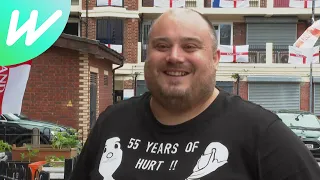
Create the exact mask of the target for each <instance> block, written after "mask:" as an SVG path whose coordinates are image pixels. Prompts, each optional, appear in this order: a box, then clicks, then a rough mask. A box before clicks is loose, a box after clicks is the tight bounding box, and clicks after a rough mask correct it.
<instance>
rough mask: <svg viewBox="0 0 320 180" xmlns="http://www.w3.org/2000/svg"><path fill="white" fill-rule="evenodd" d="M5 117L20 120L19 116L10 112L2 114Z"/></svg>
mask: <svg viewBox="0 0 320 180" xmlns="http://www.w3.org/2000/svg"><path fill="white" fill-rule="evenodd" d="M3 115H4V116H5V117H6V118H7V119H10V120H20V118H19V117H18V116H16V115H14V114H12V113H8V114H3Z"/></svg>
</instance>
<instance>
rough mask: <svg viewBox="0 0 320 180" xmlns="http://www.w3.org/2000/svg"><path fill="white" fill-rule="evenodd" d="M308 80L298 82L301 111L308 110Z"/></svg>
mask: <svg viewBox="0 0 320 180" xmlns="http://www.w3.org/2000/svg"><path fill="white" fill-rule="evenodd" d="M309 91H310V85H309V82H303V83H301V84H300V109H301V110H303V111H309V108H310V107H309V102H310V101H309V94H310V92H309Z"/></svg>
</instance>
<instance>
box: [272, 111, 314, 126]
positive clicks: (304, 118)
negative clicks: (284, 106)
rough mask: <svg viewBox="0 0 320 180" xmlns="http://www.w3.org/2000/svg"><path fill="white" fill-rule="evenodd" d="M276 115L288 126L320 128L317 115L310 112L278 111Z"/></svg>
mask: <svg viewBox="0 0 320 180" xmlns="http://www.w3.org/2000/svg"><path fill="white" fill-rule="evenodd" d="M277 115H278V116H279V117H280V119H282V121H283V122H284V123H285V124H286V125H287V126H289V127H290V126H298V127H304V128H320V122H319V120H318V118H317V116H315V115H312V114H295V113H278V114H277Z"/></svg>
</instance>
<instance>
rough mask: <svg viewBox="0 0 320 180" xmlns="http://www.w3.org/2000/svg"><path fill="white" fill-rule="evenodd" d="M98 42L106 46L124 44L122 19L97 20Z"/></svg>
mask: <svg viewBox="0 0 320 180" xmlns="http://www.w3.org/2000/svg"><path fill="white" fill-rule="evenodd" d="M97 40H99V41H100V42H101V43H104V44H117V45H122V44H123V20H122V19H115V18H110V19H97Z"/></svg>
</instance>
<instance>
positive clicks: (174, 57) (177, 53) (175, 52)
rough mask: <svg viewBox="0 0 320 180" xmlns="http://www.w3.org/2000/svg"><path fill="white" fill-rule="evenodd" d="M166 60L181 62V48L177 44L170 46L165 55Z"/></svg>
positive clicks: (182, 59)
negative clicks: (166, 55)
mask: <svg viewBox="0 0 320 180" xmlns="http://www.w3.org/2000/svg"><path fill="white" fill-rule="evenodd" d="M167 61H168V62H172V63H182V62H183V61H184V57H183V49H181V47H179V46H178V45H175V46H172V48H171V50H170V53H169V55H168V57H167Z"/></svg>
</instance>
